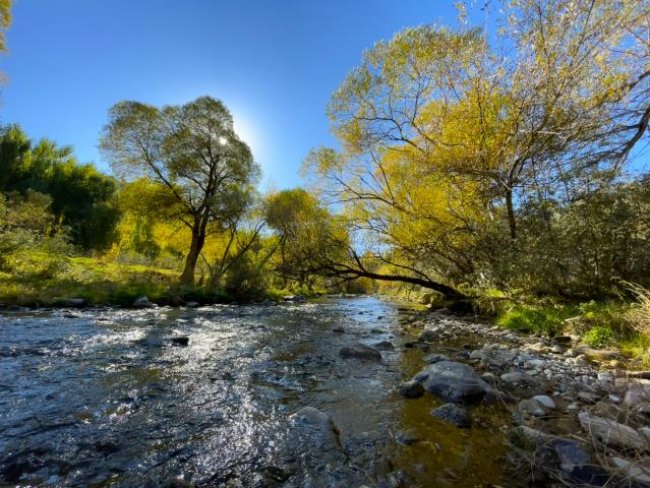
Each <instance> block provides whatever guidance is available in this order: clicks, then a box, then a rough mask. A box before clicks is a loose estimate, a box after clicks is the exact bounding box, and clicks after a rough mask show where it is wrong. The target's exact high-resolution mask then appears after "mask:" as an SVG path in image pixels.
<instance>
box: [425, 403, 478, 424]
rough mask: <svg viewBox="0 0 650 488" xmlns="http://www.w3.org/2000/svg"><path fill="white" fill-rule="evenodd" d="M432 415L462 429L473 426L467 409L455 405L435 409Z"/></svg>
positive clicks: (446, 404) (448, 404)
mask: <svg viewBox="0 0 650 488" xmlns="http://www.w3.org/2000/svg"><path fill="white" fill-rule="evenodd" d="M431 415H433V416H434V417H436V418H439V419H440V420H444V421H445V422H449V423H450V424H453V425H455V426H456V427H460V428H461V429H468V428H469V427H471V426H472V418H471V417H470V416H469V412H468V411H467V409H466V408H463V407H461V406H459V405H456V404H455V403H445V404H444V405H441V406H439V407H438V408H434V409H433V410H432V411H431Z"/></svg>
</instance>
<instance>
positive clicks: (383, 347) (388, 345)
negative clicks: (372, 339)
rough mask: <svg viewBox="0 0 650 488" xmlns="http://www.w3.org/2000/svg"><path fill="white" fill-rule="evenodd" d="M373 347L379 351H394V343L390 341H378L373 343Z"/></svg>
mask: <svg viewBox="0 0 650 488" xmlns="http://www.w3.org/2000/svg"><path fill="white" fill-rule="evenodd" d="M373 347H374V348H375V349H377V350H379V351H394V350H395V344H393V343H392V342H390V341H380V342H377V343H375V344H373Z"/></svg>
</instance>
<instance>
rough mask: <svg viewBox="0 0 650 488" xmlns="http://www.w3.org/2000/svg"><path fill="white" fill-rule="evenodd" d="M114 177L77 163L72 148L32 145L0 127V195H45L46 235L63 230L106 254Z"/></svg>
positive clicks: (16, 130)
mask: <svg viewBox="0 0 650 488" xmlns="http://www.w3.org/2000/svg"><path fill="white" fill-rule="evenodd" d="M116 190H117V189H116V185H115V180H114V178H113V177H111V176H108V175H105V174H102V173H100V172H99V171H97V169H96V168H95V167H94V166H92V165H90V164H85V165H81V164H79V163H78V162H77V160H76V158H75V157H74V154H73V152H72V148H70V147H67V146H59V145H57V144H56V143H55V142H53V141H49V140H47V139H41V140H40V141H38V142H37V143H34V142H33V141H31V140H30V139H29V138H28V137H27V135H26V134H25V133H24V132H23V131H22V129H21V128H20V127H18V126H16V125H9V126H5V127H2V128H0V192H4V193H13V192H18V193H21V194H23V195H25V194H26V193H27V192H28V191H35V192H39V193H42V194H45V195H48V196H49V197H50V202H51V203H50V208H49V211H50V215H51V217H52V219H51V221H50V222H49V228H48V233H49V234H50V235H52V236H53V235H54V234H57V233H59V232H61V231H62V229H63V228H66V229H67V230H68V231H69V237H70V238H71V239H72V242H73V243H74V244H76V245H78V246H80V247H81V248H83V249H85V250H90V249H96V250H105V249H106V248H107V247H108V246H109V245H110V244H111V242H112V240H113V239H114V238H115V228H116V226H117V221H118V219H119V211H118V209H117V206H116V201H115V194H116Z"/></svg>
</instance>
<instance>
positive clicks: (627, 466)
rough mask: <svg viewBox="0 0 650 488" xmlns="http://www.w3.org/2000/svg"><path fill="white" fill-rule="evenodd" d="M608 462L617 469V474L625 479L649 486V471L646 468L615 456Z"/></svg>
mask: <svg viewBox="0 0 650 488" xmlns="http://www.w3.org/2000/svg"><path fill="white" fill-rule="evenodd" d="M610 461H611V463H612V464H613V465H614V466H615V467H616V468H617V471H618V474H619V475H621V476H622V477H624V478H625V479H633V480H634V481H638V482H639V483H645V484H650V469H648V467H643V468H642V467H639V466H638V465H637V464H635V463H633V462H631V461H628V460H627V459H623V458H620V457H617V456H615V457H611V458H610Z"/></svg>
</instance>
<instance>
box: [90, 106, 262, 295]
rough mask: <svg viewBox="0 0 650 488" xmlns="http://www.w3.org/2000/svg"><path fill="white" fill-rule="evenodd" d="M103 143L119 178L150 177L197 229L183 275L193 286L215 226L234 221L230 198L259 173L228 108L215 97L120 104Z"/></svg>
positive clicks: (111, 114) (181, 216) (114, 109)
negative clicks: (170, 102) (159, 103)
mask: <svg viewBox="0 0 650 488" xmlns="http://www.w3.org/2000/svg"><path fill="white" fill-rule="evenodd" d="M101 149H102V150H103V153H104V154H105V155H106V157H107V158H108V159H109V161H110V162H111V165H112V167H113V168H114V170H115V171H116V173H117V174H119V175H120V176H122V177H125V178H132V177H136V178H137V177H148V178H150V179H151V180H152V181H153V182H154V183H155V184H156V185H157V186H158V190H159V192H160V193H161V195H163V196H164V197H166V200H167V201H168V202H169V203H168V205H169V207H170V208H171V209H173V211H174V213H175V215H176V217H177V218H178V219H179V220H180V221H182V222H183V224H184V225H186V226H187V227H188V228H189V229H190V230H191V235H192V239H191V244H190V247H189V249H188V252H187V255H186V258H185V265H184V268H183V272H182V274H181V276H180V281H181V283H183V284H189V285H191V284H193V283H194V271H195V268H196V265H197V261H198V259H199V256H200V254H201V250H202V248H203V245H204V244H205V240H206V237H207V236H208V234H209V233H210V232H211V230H210V229H211V228H213V229H214V228H215V227H216V228H218V227H219V224H220V223H224V222H226V221H227V220H228V218H229V216H230V214H231V212H232V211H233V208H232V207H233V205H232V202H233V201H236V200H238V199H239V195H241V194H242V191H244V192H248V190H249V187H250V185H252V184H253V182H254V181H255V179H256V177H257V175H258V174H259V167H258V166H257V164H256V163H255V162H254V161H253V156H252V154H251V151H250V149H249V147H248V146H247V145H246V143H245V142H243V141H242V140H240V139H239V137H238V136H237V134H236V133H235V131H234V129H233V118H232V115H231V114H230V112H229V111H228V109H227V108H226V106H225V105H224V104H223V103H222V102H221V101H219V100H215V99H213V98H210V97H201V98H197V99H196V100H194V101H192V102H189V103H187V104H185V105H180V106H175V105H170V106H165V107H162V108H158V107H153V106H151V105H146V104H143V103H139V102H133V101H124V102H120V103H118V104H116V105H115V106H113V107H112V108H111V110H110V112H109V122H108V124H107V125H106V127H105V128H104V132H103V134H102V138H101ZM237 207H238V208H239V207H240V206H239V205H237Z"/></svg>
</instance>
